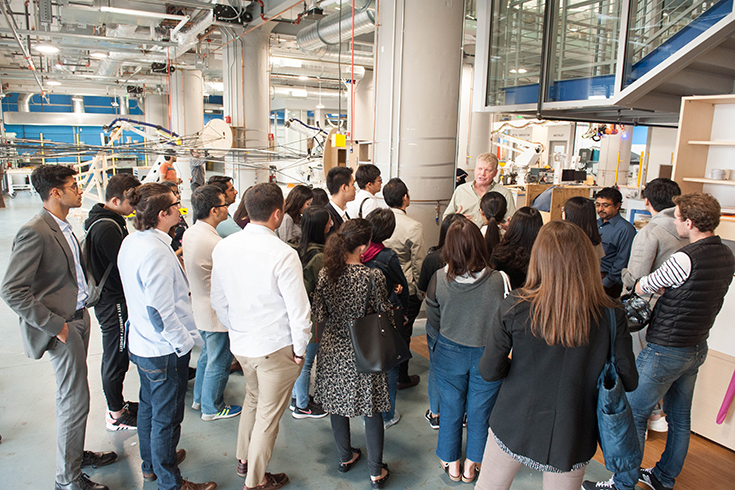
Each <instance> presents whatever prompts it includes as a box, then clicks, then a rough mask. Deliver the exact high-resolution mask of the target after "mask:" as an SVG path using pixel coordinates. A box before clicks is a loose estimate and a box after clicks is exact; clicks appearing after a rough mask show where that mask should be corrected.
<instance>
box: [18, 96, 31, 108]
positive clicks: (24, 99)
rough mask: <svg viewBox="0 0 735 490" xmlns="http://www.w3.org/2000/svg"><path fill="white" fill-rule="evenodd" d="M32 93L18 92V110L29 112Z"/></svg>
mask: <svg viewBox="0 0 735 490" xmlns="http://www.w3.org/2000/svg"><path fill="white" fill-rule="evenodd" d="M31 97H33V94H18V112H31Z"/></svg>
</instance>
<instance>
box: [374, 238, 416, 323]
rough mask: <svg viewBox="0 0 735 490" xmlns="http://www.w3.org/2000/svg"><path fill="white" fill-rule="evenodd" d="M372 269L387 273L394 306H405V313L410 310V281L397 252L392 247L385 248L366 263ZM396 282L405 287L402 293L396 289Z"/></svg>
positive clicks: (390, 296) (388, 287)
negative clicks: (397, 292) (407, 279)
mask: <svg viewBox="0 0 735 490" xmlns="http://www.w3.org/2000/svg"><path fill="white" fill-rule="evenodd" d="M365 265H366V266H368V267H370V268H371V269H378V270H380V271H381V272H382V273H383V275H385V286H386V288H387V289H388V299H389V300H390V302H391V304H392V305H393V307H394V308H403V311H404V313H405V312H406V311H408V296H409V295H408V281H406V276H405V274H403V269H401V262H400V261H399V260H398V256H397V255H396V253H395V252H394V251H393V250H391V249H390V248H384V249H383V250H381V251H380V252H378V254H377V255H376V256H375V257H373V259H372V260H371V261H370V262H366V263H365ZM396 284H400V285H401V286H402V287H403V290H402V291H401V294H399V295H397V294H396V292H395V291H394V288H395V287H396Z"/></svg>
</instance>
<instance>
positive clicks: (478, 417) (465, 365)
mask: <svg viewBox="0 0 735 490" xmlns="http://www.w3.org/2000/svg"><path fill="white" fill-rule="evenodd" d="M484 351H485V348H484V347H466V346H463V345H460V344H457V343H455V342H452V341H451V340H448V339H446V338H445V337H444V336H442V335H441V334H439V337H438V338H437V339H436V347H435V349H434V367H435V368H436V369H435V370H436V382H437V385H438V386H437V388H438V389H439V393H440V397H441V401H440V404H441V424H439V439H438V441H437V444H436V455H437V456H438V457H439V459H441V460H442V461H445V462H451V461H457V460H459V459H460V458H461V457H462V419H463V418H464V414H465V413H466V414H467V449H466V451H465V453H466V455H467V459H469V460H471V461H474V462H476V463H480V462H482V455H483V453H484V452H485V442H486V441H487V434H488V432H487V430H488V426H489V424H488V419H489V418H490V412H492V410H493V406H495V400H496V399H497V397H498V390H500V385H501V384H502V381H493V382H488V381H485V380H484V379H482V376H480V371H479V369H478V363H479V362H480V357H482V353H483V352H484Z"/></svg>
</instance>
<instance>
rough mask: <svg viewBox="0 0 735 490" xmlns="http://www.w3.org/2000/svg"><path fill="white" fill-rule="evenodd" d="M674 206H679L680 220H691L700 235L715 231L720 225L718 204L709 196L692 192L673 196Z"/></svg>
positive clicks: (720, 210)
mask: <svg viewBox="0 0 735 490" xmlns="http://www.w3.org/2000/svg"><path fill="white" fill-rule="evenodd" d="M674 204H675V205H677V206H679V213H681V219H682V220H691V221H692V224H693V225H694V227H695V228H696V229H698V230H699V231H701V232H702V233H706V232H708V231H715V229H716V228H717V227H718V226H719V224H720V215H721V213H722V209H721V208H720V203H719V201H718V200H717V199H715V198H714V197H712V196H711V195H709V194H702V193H701V192H694V193H692V194H684V195H683V196H675V197H674Z"/></svg>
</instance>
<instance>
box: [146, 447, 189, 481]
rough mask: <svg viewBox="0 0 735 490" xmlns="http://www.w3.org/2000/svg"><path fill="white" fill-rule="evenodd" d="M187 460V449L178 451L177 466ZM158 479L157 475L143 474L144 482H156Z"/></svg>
mask: <svg viewBox="0 0 735 490" xmlns="http://www.w3.org/2000/svg"><path fill="white" fill-rule="evenodd" d="M185 459H186V449H177V450H176V466H178V465H180V464H181V463H183V462H184V460H185ZM157 478H158V477H157V476H156V474H155V473H143V480H145V481H156V479H157Z"/></svg>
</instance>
